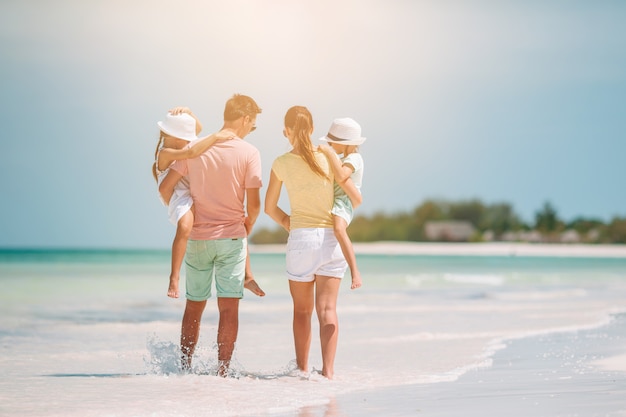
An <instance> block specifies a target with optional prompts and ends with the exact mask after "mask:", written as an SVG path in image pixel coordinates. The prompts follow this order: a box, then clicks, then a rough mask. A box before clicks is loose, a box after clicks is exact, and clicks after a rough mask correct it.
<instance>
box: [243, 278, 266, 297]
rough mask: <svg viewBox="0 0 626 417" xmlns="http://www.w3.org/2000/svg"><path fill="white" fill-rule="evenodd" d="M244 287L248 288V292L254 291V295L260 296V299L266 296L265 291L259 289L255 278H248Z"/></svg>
mask: <svg viewBox="0 0 626 417" xmlns="http://www.w3.org/2000/svg"><path fill="white" fill-rule="evenodd" d="M243 286H244V288H247V289H248V290H250V291H252V292H253V293H254V294H256V295H258V296H259V297H263V296H264V295H265V291H263V290H262V289H261V287H259V284H257V283H256V281H255V280H254V278H246V281H245V282H244V283H243Z"/></svg>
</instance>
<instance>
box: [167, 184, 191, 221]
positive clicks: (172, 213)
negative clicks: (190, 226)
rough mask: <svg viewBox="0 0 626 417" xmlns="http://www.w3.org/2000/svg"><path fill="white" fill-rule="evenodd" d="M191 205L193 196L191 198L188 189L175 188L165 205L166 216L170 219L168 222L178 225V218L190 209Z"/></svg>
mask: <svg viewBox="0 0 626 417" xmlns="http://www.w3.org/2000/svg"><path fill="white" fill-rule="evenodd" d="M191 206H193V198H191V193H190V192H189V189H186V190H185V189H179V188H178V187H177V188H175V189H174V194H172V198H171V199H170V204H169V205H168V206H167V217H168V218H169V219H170V223H172V224H173V225H174V226H176V225H178V221H179V220H180V218H181V217H183V215H184V214H185V213H187V212H188V211H189V210H191Z"/></svg>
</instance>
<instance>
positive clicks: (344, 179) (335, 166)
mask: <svg viewBox="0 0 626 417" xmlns="http://www.w3.org/2000/svg"><path fill="white" fill-rule="evenodd" d="M319 150H320V151H322V152H323V153H324V155H326V158H327V159H328V162H329V163H330V167H331V169H332V170H333V174H334V175H335V181H336V182H337V184H339V186H340V187H341V189H342V190H343V191H344V192H345V193H346V195H347V196H348V198H349V199H350V202H352V208H354V209H356V208H357V207H358V206H360V205H361V203H362V202H363V196H362V195H361V192H360V191H359V190H358V189H357V188H356V186H355V185H354V182H352V180H351V179H350V175H352V173H353V172H354V167H353V166H352V165H351V164H342V162H341V159H339V156H337V153H336V152H335V150H334V149H333V148H332V147H331V146H328V145H319Z"/></svg>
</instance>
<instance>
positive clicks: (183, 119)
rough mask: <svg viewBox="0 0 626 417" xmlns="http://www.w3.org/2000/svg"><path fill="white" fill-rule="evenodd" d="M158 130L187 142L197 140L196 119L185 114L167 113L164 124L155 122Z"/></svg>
mask: <svg viewBox="0 0 626 417" xmlns="http://www.w3.org/2000/svg"><path fill="white" fill-rule="evenodd" d="M157 125H158V126H159V129H161V131H163V132H164V133H167V134H168V135H170V136H173V137H175V138H179V139H183V140H187V141H189V142H191V141H194V140H197V139H198V136H196V119H194V118H193V117H191V116H190V115H188V114H187V113H181V114H176V115H174V114H172V113H167V116H165V121H164V122H157Z"/></svg>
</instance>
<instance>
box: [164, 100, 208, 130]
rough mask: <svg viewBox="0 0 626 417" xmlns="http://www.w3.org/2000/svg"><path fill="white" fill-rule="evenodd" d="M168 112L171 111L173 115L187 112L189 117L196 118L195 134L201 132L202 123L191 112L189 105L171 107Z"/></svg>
mask: <svg viewBox="0 0 626 417" xmlns="http://www.w3.org/2000/svg"><path fill="white" fill-rule="evenodd" d="M170 113H172V114H174V115H176V114H181V113H187V114H188V115H190V116H191V117H193V118H194V119H196V135H197V134H198V133H200V132H202V123H200V120H199V119H198V118H197V117H196V115H195V114H193V112H192V111H191V109H190V108H189V107H183V106H179V107H174V108H173V109H171V110H170Z"/></svg>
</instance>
